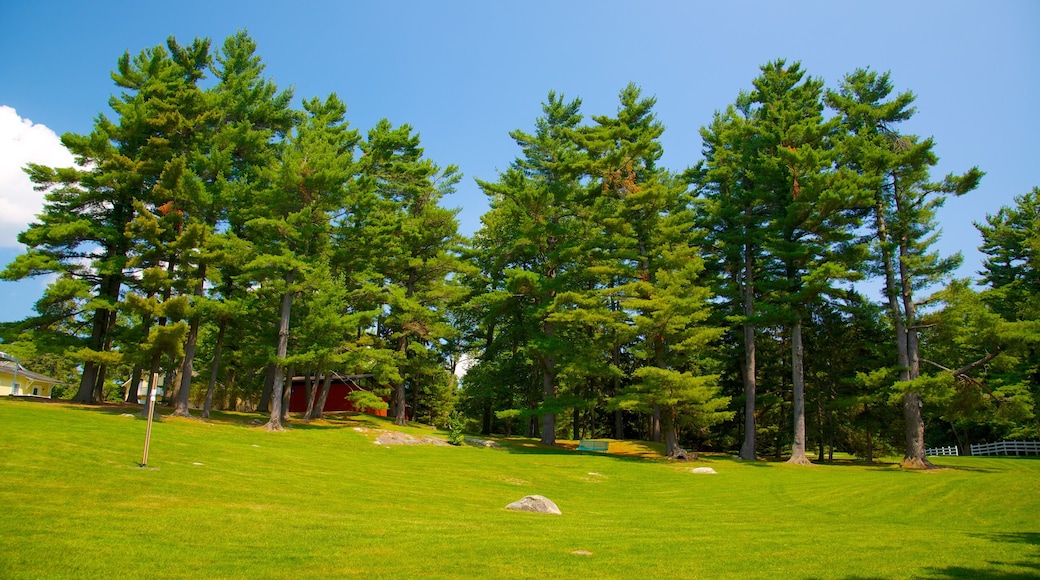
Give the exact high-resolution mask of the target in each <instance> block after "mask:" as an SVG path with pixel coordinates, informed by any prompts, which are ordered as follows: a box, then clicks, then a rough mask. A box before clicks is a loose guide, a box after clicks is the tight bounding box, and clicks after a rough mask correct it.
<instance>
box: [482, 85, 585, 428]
mask: <svg viewBox="0 0 1040 580" xmlns="http://www.w3.org/2000/svg"><path fill="white" fill-rule="evenodd" d="M580 108H581V101H580V100H578V99H575V100H572V101H565V100H564V97H563V96H562V95H559V96H558V95H557V94H556V93H554V92H550V93H549V97H548V101H547V102H546V103H544V104H543V105H542V113H543V116H542V117H540V118H538V120H537V121H536V122H535V132H534V134H533V135H532V134H528V133H525V132H523V131H520V130H516V131H513V132H512V133H510V136H511V137H512V138H513V139H514V140H515V141H516V143H517V145H519V146H520V149H521V153H522V156H521V157H518V158H517V159H516V160H515V161H514V162H513V163H512V165H511V167H510V168H509V169H508V170H507V171H505V172H504V173H502V174H500V175H499V178H498V181H496V182H494V183H490V182H485V181H480V180H478V181H477V182H478V184H479V185H480V187H481V189H482V190H483V191H484V193H485V195H487V196H488V197H490V198H491V210H490V213H491V214H493V215H497V214H506V215H508V216H509V219H508V220H500V219H499V218H497V217H493V218H492V220H494V223H496V224H499V223H508V224H509V225H508V229H505V230H503V231H502V232H501V233H502V234H504V239H500V238H495V239H493V240H492V239H489V242H491V243H493V244H496V246H497V247H498V248H499V251H501V252H502V253H503V254H504V255H505V256H508V264H509V269H508V270H507V279H506V281H505V287H506V288H507V289H508V291H509V292H510V293H511V294H514V295H517V296H518V297H522V298H519V300H520V302H522V303H523V304H524V307H525V309H527V310H528V314H526V315H525V316H524V318H527V317H528V316H530V318H531V319H533V320H535V321H537V322H536V324H537V330H536V331H535V332H536V336H535V337H534V338H533V340H531V341H530V342H529V343H528V350H527V354H528V355H529V356H531V357H533V359H534V360H536V361H537V362H538V367H539V372H540V375H541V384H542V388H541V402H540V404H539V406H538V413H539V414H540V415H541V417H542V423H541V441H542V443H544V444H546V445H554V444H555V442H556V414H557V413H558V412H560V411H561V410H563V409H562V405H561V404H560V402H559V401H558V400H557V397H558V395H559V383H558V380H557V374H558V372H559V370H558V368H557V366H558V362H559V359H560V357H561V356H562V355H564V354H566V353H567V351H568V348H567V345H566V343H565V342H564V341H562V340H561V339H560V336H559V335H558V333H557V329H556V324H557V323H556V322H555V321H553V320H552V319H551V315H552V314H553V312H554V308H555V306H554V305H555V304H556V297H557V295H559V294H560V293H561V292H564V291H566V290H568V289H570V288H572V286H571V283H572V279H573V278H574V277H576V276H579V275H580V274H581V268H578V267H576V264H577V263H578V262H579V260H580V259H581V258H582V256H581V255H580V251H579V248H580V243H579V242H580V241H581V235H582V230H581V225H582V223H584V221H585V219H586V217H585V215H584V214H583V212H584V210H583V209H582V203H581V198H582V196H583V195H584V191H583V188H582V187H581V184H580V182H579V178H580V175H581V173H580V171H581V170H580V167H581V157H582V152H581V151H580V149H579V148H578V146H577V145H576V144H575V142H574V139H573V131H574V130H575V129H576V128H577V127H578V124H579V123H581V114H580V112H579V110H580ZM485 223H487V222H485Z"/></svg>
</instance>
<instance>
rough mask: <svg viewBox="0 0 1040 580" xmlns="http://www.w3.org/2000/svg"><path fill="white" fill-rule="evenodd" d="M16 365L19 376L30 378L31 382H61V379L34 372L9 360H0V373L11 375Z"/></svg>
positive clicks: (55, 383)
mask: <svg viewBox="0 0 1040 580" xmlns="http://www.w3.org/2000/svg"><path fill="white" fill-rule="evenodd" d="M16 366H17V369H18V376H19V377H25V378H26V379H29V380H32V381H33V382H37V383H50V384H52V385H59V384H61V381H59V380H58V379H55V378H52V377H48V376H47V375H41V374H40V373H34V372H32V371H30V370H28V369H26V368H25V367H23V366H22V365H20V364H18V363H16V362H14V361H11V360H0V374H4V375H10V376H12V377H13V376H14V375H15V367H16Z"/></svg>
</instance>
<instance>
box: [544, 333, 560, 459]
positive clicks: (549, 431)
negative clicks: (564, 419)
mask: <svg viewBox="0 0 1040 580" xmlns="http://www.w3.org/2000/svg"><path fill="white" fill-rule="evenodd" d="M555 331H556V326H555V324H553V323H552V322H546V323H545V325H544V332H545V337H546V338H548V339H551V338H552V337H553V335H554V334H555ZM541 359H542V401H544V402H549V401H551V400H552V399H555V398H556V358H555V357H554V356H553V355H551V354H544V355H542V357H541ZM541 442H542V444H543V445H556V413H549V412H543V413H542V437H541Z"/></svg>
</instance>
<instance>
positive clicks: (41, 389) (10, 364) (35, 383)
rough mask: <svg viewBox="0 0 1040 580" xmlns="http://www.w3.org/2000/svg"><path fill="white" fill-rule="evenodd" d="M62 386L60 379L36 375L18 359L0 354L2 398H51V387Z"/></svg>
mask: <svg viewBox="0 0 1040 580" xmlns="http://www.w3.org/2000/svg"><path fill="white" fill-rule="evenodd" d="M57 384H61V381H59V380H58V379H52V378H51V377H48V376H44V375H41V374H39V373H34V372H32V371H29V370H27V369H26V368H25V367H23V366H22V365H21V364H20V363H19V362H18V359H16V358H14V357H12V356H10V355H8V354H7V353H3V352H0V397H3V396H7V395H10V396H12V397H44V398H47V399H49V398H50V397H51V387H53V386H54V385H57Z"/></svg>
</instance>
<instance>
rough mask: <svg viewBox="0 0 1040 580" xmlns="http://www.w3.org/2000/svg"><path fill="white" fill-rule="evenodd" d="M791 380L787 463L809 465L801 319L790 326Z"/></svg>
mask: <svg viewBox="0 0 1040 580" xmlns="http://www.w3.org/2000/svg"><path fill="white" fill-rule="evenodd" d="M791 381H792V384H793V387H794V405H793V407H794V441H793V442H792V443H791V459H789V460H788V461H787V462H788V463H793V464H796V465H811V464H812V462H811V461H809V458H808V457H806V456H805V368H804V352H803V349H802V319H801V317H800V316H799V317H798V318H797V319H796V320H795V323H794V325H793V326H792V327H791Z"/></svg>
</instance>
